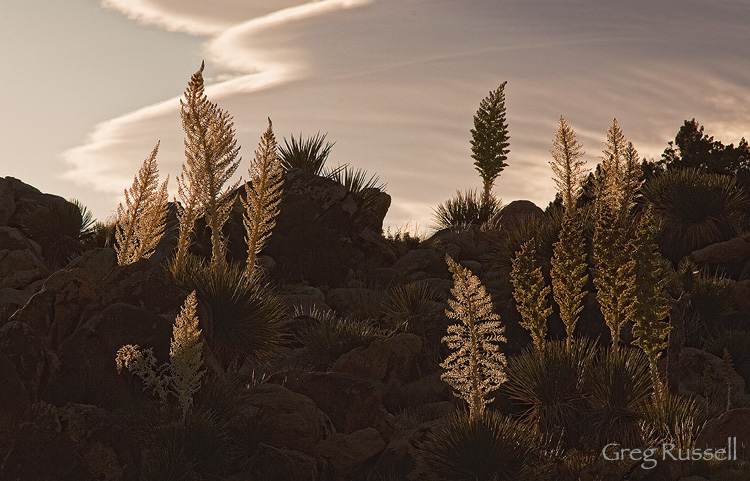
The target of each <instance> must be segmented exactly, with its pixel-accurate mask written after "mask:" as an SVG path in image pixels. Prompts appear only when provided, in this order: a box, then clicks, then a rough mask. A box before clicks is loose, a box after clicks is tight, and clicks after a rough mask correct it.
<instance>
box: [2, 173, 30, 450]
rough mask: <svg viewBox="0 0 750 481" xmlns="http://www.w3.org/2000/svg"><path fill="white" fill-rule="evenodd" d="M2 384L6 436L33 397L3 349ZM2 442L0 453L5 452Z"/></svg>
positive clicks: (12, 429)
mask: <svg viewBox="0 0 750 481" xmlns="http://www.w3.org/2000/svg"><path fill="white" fill-rule="evenodd" d="M0 181H2V179H0ZM0 386H2V389H0V438H4V437H5V436H8V435H9V433H12V432H15V430H16V426H17V424H18V422H19V421H20V420H21V418H22V417H23V415H24V413H25V412H26V411H27V410H28V409H29V407H30V406H31V397H30V396H29V393H28V391H27V390H26V387H25V386H24V385H23V382H22V381H21V378H20V377H19V376H18V373H16V368H15V366H14V365H13V363H12V362H11V361H10V359H8V357H7V356H6V355H5V354H4V353H3V352H2V351H1V350H0ZM1 444H2V443H0V453H1V452H3V451H2V445H1Z"/></svg>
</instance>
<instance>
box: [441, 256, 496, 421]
mask: <svg viewBox="0 0 750 481" xmlns="http://www.w3.org/2000/svg"><path fill="white" fill-rule="evenodd" d="M445 261H446V262H447V263H448V268H449V269H450V271H451V272H452V273H453V286H454V287H453V289H451V293H452V294H453V296H454V297H455V300H453V299H449V300H448V305H449V306H450V309H449V310H446V311H445V314H446V315H447V316H448V317H449V318H451V319H456V320H458V321H460V323H459V324H453V325H451V326H448V335H447V336H445V337H443V342H445V343H446V344H447V345H448V348H449V349H451V350H453V352H452V353H451V354H450V355H449V356H448V357H447V358H446V359H445V361H443V362H442V363H441V364H440V366H441V367H442V368H443V369H445V372H444V373H443V374H442V376H441V379H442V380H443V381H445V382H446V383H448V384H450V385H451V386H452V387H453V388H454V389H455V390H456V391H458V394H457V396H458V397H461V398H463V399H465V400H466V402H467V403H468V404H469V416H470V417H471V418H474V417H475V416H478V415H481V414H482V413H483V412H484V406H485V404H487V403H489V402H490V401H492V398H489V397H488V395H489V393H491V392H492V391H494V390H495V389H497V388H498V387H499V386H500V384H502V383H503V382H505V381H506V379H507V378H506V376H505V365H506V360H505V355H504V354H503V353H501V352H500V350H499V347H498V345H497V343H498V342H505V336H503V331H505V327H503V326H501V324H500V322H499V319H500V316H498V315H497V314H495V313H493V312H492V299H491V298H490V295H489V294H487V291H486V290H485V288H484V286H483V285H482V284H481V282H480V281H479V278H477V276H475V275H473V274H472V273H471V271H470V270H469V269H467V268H465V267H462V266H460V265H459V264H458V263H456V262H455V261H454V260H453V259H451V257H450V256H447V255H446V256H445Z"/></svg>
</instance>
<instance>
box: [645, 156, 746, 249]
mask: <svg viewBox="0 0 750 481" xmlns="http://www.w3.org/2000/svg"><path fill="white" fill-rule="evenodd" d="M642 191H643V196H644V197H645V199H646V200H647V201H648V202H649V203H651V204H652V205H653V206H654V215H655V216H656V218H657V220H658V221H659V224H660V231H659V235H658V237H657V242H658V244H659V251H660V252H661V253H662V254H663V255H664V256H665V257H667V258H668V259H669V260H671V261H672V262H673V263H675V264H676V263H677V262H679V261H680V259H682V258H683V257H684V256H686V255H688V254H690V253H691V252H693V251H695V250H697V249H701V248H703V247H706V246H707V245H710V244H714V243H716V242H721V241H726V240H729V239H731V238H732V237H735V236H736V235H737V233H738V227H739V225H740V223H741V220H742V216H743V215H744V212H745V209H747V205H748V199H747V195H746V194H745V193H744V192H743V191H742V190H741V189H740V188H739V187H738V186H737V182H736V180H735V179H734V178H733V177H730V176H727V175H721V174H712V173H705V172H702V171H700V170H697V169H694V168H689V169H680V170H668V171H666V172H664V173H663V174H660V175H658V176H657V177H656V178H654V179H652V180H650V181H649V182H648V183H647V184H646V185H644V186H643V189H642Z"/></svg>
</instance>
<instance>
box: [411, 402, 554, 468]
mask: <svg viewBox="0 0 750 481" xmlns="http://www.w3.org/2000/svg"><path fill="white" fill-rule="evenodd" d="M534 439H535V438H534V437H533V436H530V435H529V432H528V430H527V429H526V428H525V426H523V425H521V424H518V423H517V422H515V421H512V420H510V419H509V418H507V417H504V416H502V415H501V414H499V413H497V412H495V411H491V410H487V411H485V412H484V413H483V414H481V415H478V416H475V417H474V418H473V419H471V418H469V415H468V414H467V413H460V414H457V415H452V416H450V417H449V418H448V421H447V423H446V424H445V425H444V426H442V427H440V428H438V429H436V430H434V431H433V432H431V433H430V434H429V436H428V438H427V440H426V441H425V442H424V443H423V444H422V445H420V446H419V452H420V453H421V455H422V458H423V459H424V462H425V465H426V467H427V469H428V470H429V471H430V472H431V473H432V474H434V475H435V476H436V477H437V478H438V479H441V480H445V481H451V480H456V481H459V480H460V481H464V480H476V481H490V480H498V481H499V480H508V481H510V480H522V479H529V480H539V479H542V478H541V477H540V473H538V472H535V471H536V470H535V468H538V467H539V464H537V463H535V459H534V455H535V454H538V447H537V446H536V445H535V442H534Z"/></svg>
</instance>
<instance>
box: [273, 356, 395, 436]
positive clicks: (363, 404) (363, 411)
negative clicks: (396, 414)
mask: <svg viewBox="0 0 750 481" xmlns="http://www.w3.org/2000/svg"><path fill="white" fill-rule="evenodd" d="M270 381H271V382H274V383H277V384H283V385H284V386H285V387H287V388H289V389H291V390H292V391H294V392H297V393H299V394H302V395H304V396H307V397H309V398H310V399H312V400H313V401H315V404H316V405H317V406H318V409H320V410H321V411H323V412H324V413H326V414H327V415H328V417H329V419H330V420H331V422H332V423H333V425H334V427H335V428H336V431H337V432H341V433H344V434H351V433H353V432H354V431H359V430H360V429H364V428H369V427H373V428H375V429H377V430H378V432H379V433H380V434H381V435H382V436H383V437H384V438H385V439H389V438H390V436H391V435H392V434H393V432H394V422H393V416H391V415H390V414H389V413H388V411H386V410H385V408H384V407H383V404H382V397H383V395H382V392H381V390H380V388H378V386H377V385H376V384H374V383H372V382H370V381H365V380H363V379H358V378H356V377H353V376H349V375H347V374H341V373H336V372H326V373H318V372H298V371H287V372H280V373H277V374H275V375H273V376H272V377H271V379H270Z"/></svg>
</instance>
